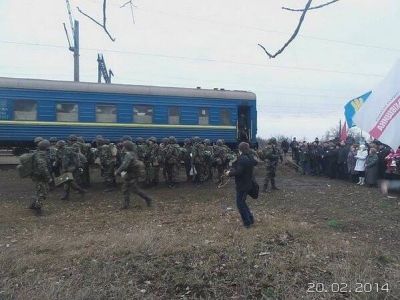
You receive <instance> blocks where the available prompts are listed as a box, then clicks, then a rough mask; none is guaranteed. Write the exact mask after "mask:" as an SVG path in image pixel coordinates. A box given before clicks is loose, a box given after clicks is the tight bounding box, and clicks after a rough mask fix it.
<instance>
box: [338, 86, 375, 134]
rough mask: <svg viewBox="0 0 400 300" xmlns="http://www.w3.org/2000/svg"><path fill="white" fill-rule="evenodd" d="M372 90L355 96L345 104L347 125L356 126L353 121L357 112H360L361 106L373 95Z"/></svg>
mask: <svg viewBox="0 0 400 300" xmlns="http://www.w3.org/2000/svg"><path fill="white" fill-rule="evenodd" d="M371 93H372V91H369V92H368V93H366V94H364V95H362V96H360V97H358V98H355V99H353V100H350V101H349V102H348V103H347V104H346V105H345V106H344V115H345V117H346V121H347V126H348V127H349V128H351V127H353V126H356V124H354V123H353V118H354V115H355V114H356V112H358V111H359V110H360V108H361V106H362V105H363V104H364V102H365V101H367V99H368V97H369V95H371Z"/></svg>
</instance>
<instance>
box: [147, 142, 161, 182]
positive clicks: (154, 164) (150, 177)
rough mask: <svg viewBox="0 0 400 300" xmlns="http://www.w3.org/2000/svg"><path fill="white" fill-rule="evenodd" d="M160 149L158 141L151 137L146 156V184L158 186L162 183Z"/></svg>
mask: <svg viewBox="0 0 400 300" xmlns="http://www.w3.org/2000/svg"><path fill="white" fill-rule="evenodd" d="M160 160H161V154H160V147H159V146H158V144H157V139H156V138H155V137H151V138H149V139H148V140H147V153H146V155H145V162H144V163H145V166H146V184H148V185H151V184H154V185H157V184H158V183H159V182H160Z"/></svg>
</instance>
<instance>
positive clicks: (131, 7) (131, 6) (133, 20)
mask: <svg viewBox="0 0 400 300" xmlns="http://www.w3.org/2000/svg"><path fill="white" fill-rule="evenodd" d="M128 5H129V7H130V9H131V15H132V22H133V24H135V15H134V14H133V8H134V7H135V8H137V6H136V5H134V4H133V0H129V1H126V2H125V3H124V4H122V5H121V7H120V8H124V7H127V6H128Z"/></svg>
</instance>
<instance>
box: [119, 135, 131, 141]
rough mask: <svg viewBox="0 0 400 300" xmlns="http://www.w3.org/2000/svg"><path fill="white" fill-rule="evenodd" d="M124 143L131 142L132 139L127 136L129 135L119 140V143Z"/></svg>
mask: <svg viewBox="0 0 400 300" xmlns="http://www.w3.org/2000/svg"><path fill="white" fill-rule="evenodd" d="M125 141H131V142H132V137H131V136H129V135H124V136H123V137H122V138H121V142H125Z"/></svg>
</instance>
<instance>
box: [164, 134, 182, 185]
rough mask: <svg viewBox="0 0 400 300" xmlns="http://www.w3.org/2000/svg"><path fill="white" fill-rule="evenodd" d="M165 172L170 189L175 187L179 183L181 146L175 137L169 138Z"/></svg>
mask: <svg viewBox="0 0 400 300" xmlns="http://www.w3.org/2000/svg"><path fill="white" fill-rule="evenodd" d="M165 170H166V175H167V180H166V181H167V185H168V187H173V186H174V185H175V184H176V183H177V176H178V171H179V145H178V144H177V143H176V139H175V137H173V136H171V137H170V138H169V144H168V145H167V146H166V149H165Z"/></svg>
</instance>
